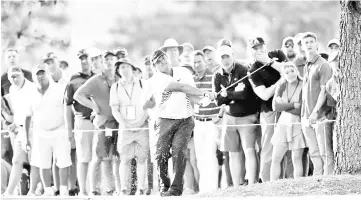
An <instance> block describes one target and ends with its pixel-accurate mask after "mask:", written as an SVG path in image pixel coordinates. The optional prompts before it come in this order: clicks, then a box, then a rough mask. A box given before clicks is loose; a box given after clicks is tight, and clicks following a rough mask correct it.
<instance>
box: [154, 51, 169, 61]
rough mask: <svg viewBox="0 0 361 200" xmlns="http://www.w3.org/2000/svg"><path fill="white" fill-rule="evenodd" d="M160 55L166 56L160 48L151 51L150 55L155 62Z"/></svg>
mask: <svg viewBox="0 0 361 200" xmlns="http://www.w3.org/2000/svg"><path fill="white" fill-rule="evenodd" d="M161 56H167V55H166V54H165V53H164V51H162V50H157V51H155V52H154V53H153V55H152V63H156V62H157V60H158V59H159V58H160V57H161Z"/></svg>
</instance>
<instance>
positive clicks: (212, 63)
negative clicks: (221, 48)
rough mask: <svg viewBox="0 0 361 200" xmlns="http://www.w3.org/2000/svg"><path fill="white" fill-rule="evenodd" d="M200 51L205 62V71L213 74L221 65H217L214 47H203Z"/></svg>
mask: <svg viewBox="0 0 361 200" xmlns="http://www.w3.org/2000/svg"><path fill="white" fill-rule="evenodd" d="M202 51H203V53H204V58H205V60H206V67H207V69H209V70H210V71H211V72H212V73H214V72H216V71H217V70H218V69H220V68H221V65H220V64H219V58H218V56H217V51H216V49H215V48H214V47H212V46H205V47H204V48H203V49H202Z"/></svg>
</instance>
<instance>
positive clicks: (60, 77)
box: [43, 52, 69, 87]
mask: <svg viewBox="0 0 361 200" xmlns="http://www.w3.org/2000/svg"><path fill="white" fill-rule="evenodd" d="M43 63H44V66H45V68H46V70H47V71H48V73H49V75H50V76H51V78H52V79H53V81H54V82H55V83H59V84H62V85H64V87H65V84H67V83H68V81H69V77H66V75H65V72H63V70H62V69H61V68H60V61H59V59H58V57H57V56H56V55H55V53H53V52H49V53H47V54H46V55H45V56H44V57H43Z"/></svg>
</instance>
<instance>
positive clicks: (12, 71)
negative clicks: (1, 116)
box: [8, 67, 23, 77]
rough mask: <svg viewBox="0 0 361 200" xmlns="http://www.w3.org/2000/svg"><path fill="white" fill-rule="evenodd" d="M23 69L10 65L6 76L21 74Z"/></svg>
mask: <svg viewBox="0 0 361 200" xmlns="http://www.w3.org/2000/svg"><path fill="white" fill-rule="evenodd" d="M22 73H23V70H22V69H21V68H20V67H11V68H9V70H8V76H9V77H11V76H12V75H14V74H22Z"/></svg>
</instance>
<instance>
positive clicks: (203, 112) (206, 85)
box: [194, 69, 221, 118]
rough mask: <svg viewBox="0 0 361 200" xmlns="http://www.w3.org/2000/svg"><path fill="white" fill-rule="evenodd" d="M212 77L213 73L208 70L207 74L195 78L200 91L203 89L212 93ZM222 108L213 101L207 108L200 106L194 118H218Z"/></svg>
mask: <svg viewBox="0 0 361 200" xmlns="http://www.w3.org/2000/svg"><path fill="white" fill-rule="evenodd" d="M212 77H213V73H212V72H211V71H210V70H209V69H206V72H205V73H204V75H203V76H202V77H199V76H197V75H195V76H194V82H195V83H196V86H197V88H198V89H202V90H205V91H209V92H211V91H212ZM220 108H221V107H220V106H217V105H216V103H215V102H214V101H212V102H211V103H210V104H209V105H208V106H207V107H202V106H199V109H195V111H194V116H195V117H204V118H206V117H213V116H217V115H218V113H219V110H220Z"/></svg>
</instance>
